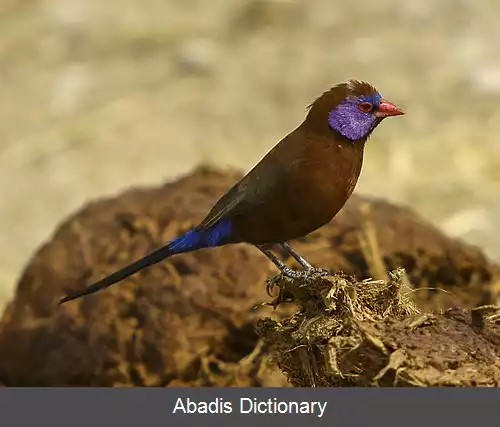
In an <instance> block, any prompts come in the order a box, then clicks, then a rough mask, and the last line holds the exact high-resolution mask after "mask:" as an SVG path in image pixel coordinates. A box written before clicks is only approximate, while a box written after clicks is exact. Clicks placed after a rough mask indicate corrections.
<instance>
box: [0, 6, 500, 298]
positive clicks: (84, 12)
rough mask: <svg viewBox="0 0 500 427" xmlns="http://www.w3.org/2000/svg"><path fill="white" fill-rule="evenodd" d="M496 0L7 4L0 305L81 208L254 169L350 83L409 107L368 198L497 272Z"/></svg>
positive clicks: (382, 155) (1, 83)
mask: <svg viewBox="0 0 500 427" xmlns="http://www.w3.org/2000/svg"><path fill="white" fill-rule="evenodd" d="M499 52H500V3H499V2H497V1H496V0H482V1H474V0H433V1H431V0H422V1H420V2H416V1H415V2H409V1H407V2H401V1H398V0H379V1H377V2H367V1H366V0H351V1H348V2H345V1H341V0H231V1H227V0H210V1H206V0H177V1H176V0H121V1H120V2H103V1H97V0H24V1H22V2H20V1H16V0H0V63H1V64H2V65H1V67H0V93H1V96H0V192H1V196H2V203H1V205H0V221H1V223H2V230H3V232H2V233H1V238H0V255H1V256H0V260H1V261H0V301H1V300H5V298H7V297H9V296H10V295H11V292H12V289H13V286H14V284H15V280H16V278H17V277H18V275H19V273H20V271H21V268H22V266H23V265H24V263H25V262H26V261H27V260H28V258H29V257H30V255H31V254H32V253H33V251H34V249H35V248H36V247H37V246H38V245H39V244H40V243H41V242H42V241H43V240H44V239H47V238H48V237H49V236H50V234H51V232H52V231H53V230H54V228H55V226H56V225H57V224H58V223H59V222H60V221H61V220H62V219H63V218H64V217H65V216H66V215H68V214H69V213H71V212H74V211H75V210H76V209H78V208H79V207H80V206H81V205H82V204H83V203H84V202H85V201H88V200H90V199H95V198H97V197H102V196H106V195H112V194H114V193H117V192H119V191H121V190H123V189H125V188H127V187H130V186H133V185H149V184H157V183H161V182H162V181H164V180H165V179H167V178H171V177H174V176H176V175H178V174H180V173H182V172H186V171H188V170H189V169H190V168H191V167H193V166H194V165H196V164H198V163H200V162H205V163H207V162H208V163H214V164H217V165H222V166H226V165H232V166H238V167H241V168H244V169H248V168H250V167H251V166H252V165H253V164H254V163H255V162H257V161H258V160H259V159H260V158H261V157H262V156H263V155H264V154H265V153H266V152H267V150H268V149H270V148H271V147H272V146H273V145H274V144H275V143H276V142H277V141H278V140H279V139H280V138H281V137H282V136H284V135H285V134H286V133H287V132H289V131H290V130H291V129H293V128H294V127H295V126H297V125H298V124H299V123H300V121H301V120H302V119H303V116H304V110H305V107H306V106H307V105H308V104H309V103H310V102H311V101H312V100H313V99H314V98H315V97H316V96H318V95H319V94H320V93H322V92H323V91H324V90H326V89H328V88H329V87H330V86H332V85H333V84H336V83H338V82H339V81H343V80H346V79H348V78H358V79H364V80H367V81H369V82H371V83H373V84H374V85H375V86H376V87H377V88H378V89H379V90H380V91H381V92H382V94H383V95H384V96H385V97H387V98H388V99H389V100H391V101H393V102H395V103H397V104H398V105H401V106H403V107H404V109H405V110H406V111H407V115H406V116H405V117H404V118H401V119H398V120H393V121H390V122H386V123H384V124H383V125H382V126H381V127H380V128H379V129H377V131H376V132H375V134H374V135H373V137H372V140H371V141H370V142H369V145H368V148H367V152H366V160H365V167H364V171H363V175H362V178H361V181H360V184H359V187H358V191H361V192H365V193H372V194H377V195H380V196H385V197H387V198H389V199H392V200H395V201H401V202H405V203H409V204H411V205H413V206H414V207H416V208H417V209H418V210H419V211H420V212H422V213H423V214H424V215H426V216H428V217H429V218H430V219H432V220H433V221H434V222H435V223H437V224H438V225H440V226H441V227H442V228H443V229H445V230H446V231H447V232H448V233H450V234H452V235H456V236H461V237H464V238H466V239H468V240H469V241H472V242H473V243H477V244H479V245H481V246H483V247H484V248H485V249H486V250H487V251H488V253H489V254H490V255H491V256H492V257H499V256H500V243H499V237H500V231H498V229H499V225H500V220H499V219H498V218H500V215H499V214H500V199H499V198H498V197H497V194H498V192H499V190H500V183H499V179H498V178H499V177H500V168H499V166H500V142H499V141H498V135H499V133H500V55H499V54H498V53H499Z"/></svg>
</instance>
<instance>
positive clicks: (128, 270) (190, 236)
mask: <svg viewBox="0 0 500 427" xmlns="http://www.w3.org/2000/svg"><path fill="white" fill-rule="evenodd" d="M231 228H232V227H231V222H230V221H229V220H223V221H220V222H218V223H217V224H215V225H214V226H213V227H211V228H209V229H196V228H195V229H193V230H190V231H188V232H187V233H186V234H183V235H182V236H179V237H177V238H176V239H174V240H172V241H170V242H169V243H167V244H166V245H165V246H162V247H161V248H159V249H157V250H155V251H154V252H151V253H150V254H149V255H146V256H145V257H144V258H141V259H139V260H137V261H135V262H134V263H132V264H129V265H127V266H126V267H124V268H122V269H121V270H118V271H116V272H114V273H112V274H110V275H109V276H107V277H105V278H104V279H101V280H99V281H98V282H96V283H94V284H92V285H90V286H88V287H87V288H85V289H83V290H81V291H76V292H73V293H70V294H69V295H67V296H65V297H64V298H62V299H61V300H60V301H59V304H63V303H65V302H68V301H71V300H73V299H76V298H80V297H82V296H84V295H89V294H93V293H95V292H98V291H100V290H101V289H104V288H107V287H108V286H111V285H114V284H115V283H118V282H120V281H121V280H123V279H125V278H127V277H129V276H132V275H133V274H135V273H137V272H138V271H140V270H142V269H144V268H147V267H149V266H151V265H153V264H157V263H159V262H161V261H163V260H164V259H166V258H168V257H170V256H172V255H176V254H180V253H185V252H192V251H195V250H197V249H202V248H210V247H216V246H221V245H224V244H226V243H228V242H229V240H230V237H231Z"/></svg>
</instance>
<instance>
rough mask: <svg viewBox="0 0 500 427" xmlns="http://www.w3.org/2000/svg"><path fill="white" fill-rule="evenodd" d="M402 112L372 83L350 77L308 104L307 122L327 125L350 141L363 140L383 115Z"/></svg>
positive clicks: (321, 125)
mask: <svg viewBox="0 0 500 427" xmlns="http://www.w3.org/2000/svg"><path fill="white" fill-rule="evenodd" d="M402 114H404V112H403V111H402V110H401V109H400V108H399V107H397V106H396V105H394V104H393V103H391V102H389V101H387V100H385V99H384V98H382V95H380V93H379V92H378V91H377V89H375V88H374V87H373V86H372V85H370V84H368V83H366V82H359V81H356V80H350V81H349V82H347V83H341V84H339V85H337V86H335V87H333V88H331V89H330V90H329V91H328V92H325V93H324V94H323V95H321V96H320V97H319V98H318V99H317V100H316V101H315V102H314V103H313V104H312V105H311V106H310V111H309V114H308V116H307V119H306V122H309V123H311V124H313V125H316V126H319V127H320V128H322V129H326V128H329V130H330V131H331V130H333V131H334V132H338V133H339V134H340V135H342V136H343V137H344V138H347V139H348V140H350V141H353V142H354V141H360V140H363V141H364V140H366V139H367V138H368V137H369V136H370V134H371V133H372V132H373V130H374V129H375V128H376V127H377V126H378V125H379V124H380V122H381V121H382V120H383V119H385V118H386V117H391V116H399V115H402Z"/></svg>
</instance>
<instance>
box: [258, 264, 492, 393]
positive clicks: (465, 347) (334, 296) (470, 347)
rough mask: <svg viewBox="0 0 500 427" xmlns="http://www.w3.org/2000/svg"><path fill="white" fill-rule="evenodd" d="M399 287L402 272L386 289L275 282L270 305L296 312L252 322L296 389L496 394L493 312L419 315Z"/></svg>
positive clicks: (335, 280)
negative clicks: (459, 389)
mask: <svg viewBox="0 0 500 427" xmlns="http://www.w3.org/2000/svg"><path fill="white" fill-rule="evenodd" d="M406 280H407V279H406V278H405V272H404V270H403V269H398V270H396V271H394V272H392V273H390V274H389V280H388V281H383V280H379V281H373V280H365V281H362V282H357V281H356V280H355V279H354V278H352V277H349V276H347V275H335V276H326V277H317V278H315V279H314V280H312V281H310V282H307V283H305V282H302V281H299V280H290V279H282V280H281V281H280V282H278V285H279V287H280V292H279V295H278V297H277V298H276V300H275V301H274V302H273V303H272V305H279V304H280V303H281V302H283V301H284V300H293V301H295V302H296V303H298V305H299V311H298V312H297V313H296V314H295V315H293V316H291V317H288V318H285V319H281V320H272V319H269V318H268V319H262V320H259V321H258V322H257V331H258V334H259V335H260V336H261V337H262V338H263V339H264V340H265V342H267V343H268V344H269V345H271V346H272V347H271V357H272V358H273V359H274V360H275V361H276V362H277V364H278V366H279V367H280V368H281V370H282V371H283V372H284V373H285V374H286V375H287V377H288V378H289V380H290V382H291V383H292V385H294V386H298V387H300V386H305V387H325V386H330V387H348V386H362V387H367V386H463V387H467V386H468V387H471V386H499V385H500V346H499V344H500V324H499V323H500V322H499V323H497V322H498V321H500V314H499V313H500V311H499V308H498V307H495V306H482V307H477V308H475V309H472V310H466V309H460V308H454V309H448V310H446V311H445V312H444V313H441V314H423V313H422V312H421V311H420V310H419V309H418V308H417V307H416V305H415V304H414V302H413V301H412V299H411V298H410V297H409V293H410V292H412V290H411V289H410V288H407V287H406V286H405V285H404V283H405V281H406Z"/></svg>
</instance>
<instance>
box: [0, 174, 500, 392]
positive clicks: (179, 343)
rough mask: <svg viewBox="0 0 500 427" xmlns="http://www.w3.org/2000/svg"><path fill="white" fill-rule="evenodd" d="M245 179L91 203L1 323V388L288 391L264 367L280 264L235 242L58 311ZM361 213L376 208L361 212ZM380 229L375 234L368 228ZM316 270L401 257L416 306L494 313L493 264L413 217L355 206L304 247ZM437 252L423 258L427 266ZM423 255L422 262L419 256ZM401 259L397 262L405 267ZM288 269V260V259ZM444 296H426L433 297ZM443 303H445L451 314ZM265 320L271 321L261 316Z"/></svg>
mask: <svg viewBox="0 0 500 427" xmlns="http://www.w3.org/2000/svg"><path fill="white" fill-rule="evenodd" d="M240 176H241V175H240V174H239V173H234V172H221V171H217V170H213V169H207V168H201V169H198V170H196V171H194V172H193V173H192V174H190V175H187V176H185V177H183V178H181V179H179V180H177V181H175V182H171V183H168V184H166V185H164V186H161V187H159V188H149V189H147V188H146V189H134V190H130V191H127V192H125V193H123V194H121V195H119V196H117V197H115V198H110V199H105V200H100V201H96V202H94V203H90V204H89V205H87V206H86V207H84V208H83V209H82V210H81V211H80V212H78V213H76V214H75V215H73V216H72V217H70V218H68V219H67V220H66V221H65V222H64V223H63V224H62V225H61V226H60V227H59V228H58V229H57V230H56V232H55V234H54V236H53V237H52V238H51V240H50V241H49V242H47V243H46V244H45V245H43V246H42V247H41V248H40V249H39V250H38V251H37V252H36V253H35V254H34V256H33V258H32V259H31V260H30V262H29V263H28V265H27V267H26V269H25V270H24V272H23V274H22V276H21V279H20V281H19V283H18V285H17V288H16V292H15V297H14V299H13V301H12V302H11V303H10V304H9V305H8V306H7V308H6V310H5V312H4V314H3V316H2V319H1V320H0V382H2V383H4V384H5V385H9V386H13V385H27V386H44V385H74V386H79V385H96V386H111V385H135V386H142V385H157V386H164V385H186V386H189V385H205V386H212V385H227V386H231V385H254V386H263V385H284V384H286V380H285V379H284V378H283V376H281V374H280V372H279V370H276V371H274V372H270V371H269V370H268V369H267V368H266V358H267V344H265V343H262V342H259V340H258V337H257V335H256V334H255V332H254V325H255V321H256V319H257V318H258V317H262V316H268V315H271V314H272V315H273V316H275V317H276V318H277V319H278V318H280V317H281V316H283V315H285V314H286V313H287V311H286V310H285V309H284V308H282V307H283V306H280V307H279V309H278V310H277V311H276V312H274V311H272V310H271V309H270V308H268V309H264V310H260V311H256V310H254V306H255V305H258V304H260V303H262V301H265V300H266V298H267V295H266V292H265V280H266V279H267V278H269V277H270V276H272V275H273V273H275V269H274V267H273V265H272V264H271V263H270V262H269V261H268V260H267V259H266V258H265V257H264V256H263V255H262V254H261V253H260V252H259V251H258V250H256V249H254V248H252V247H250V246H248V245H234V246H230V247H225V248H219V249H206V250H201V251H198V252H195V253H192V254H183V255H179V256H175V257H173V258H171V259H169V260H166V261H165V262H163V263H160V264H158V265H156V266H153V267H151V268H149V269H146V270H143V271H142V272H140V273H138V274H137V275H135V276H132V277H131V278H129V279H127V280H125V281H123V282H122V283H120V284H117V285H115V286H112V287H110V288H108V289H106V290H104V291H102V292H100V293H98V294H95V295H90V296H87V297H85V298H82V299H80V300H77V301H73V302H70V303H68V304H65V305H63V306H58V305H57V302H58V301H59V298H60V297H61V296H63V295H65V294H66V293H67V292H68V291H70V290H74V289H81V288H83V287H84V286H86V285H87V284H88V283H89V282H92V281H94V280H96V279H99V278H101V277H103V276H105V275H106V274H109V273H110V272H112V271H115V270H116V269H119V268H120V267H122V266H124V265H125V264H127V263H129V262H132V261H134V260H136V259H137V258H140V257H142V256H144V255H145V254H147V253H148V252H150V251H152V250H154V249H155V248H157V247H158V246H160V245H162V244H163V243H164V242H166V241H168V240H170V239H171V238H173V237H175V236H176V235H178V234H180V233H183V232H184V231H186V230H188V229H189V228H190V227H192V226H193V225H195V224H196V223H197V222H198V221H200V220H201V219H202V218H203V217H204V216H205V215H206V213H207V211H208V210H209V209H210V207H211V206H212V205H213V203H214V202H215V201H216V200H217V199H218V197H220V196H221V195H222V194H223V193H224V192H225V191H226V190H227V189H228V188H229V187H230V186H231V185H233V184H234V183H235V182H236V181H237V179H238V178H239V177H240ZM365 206H369V207H370V206H371V212H369V213H368V214H366V212H365ZM370 224H371V225H370ZM297 248H298V249H299V250H302V251H303V253H304V255H305V256H307V257H308V258H309V259H310V261H311V262H313V263H314V264H316V265H319V266H323V267H327V268H330V269H332V270H333V271H337V270H338V269H342V270H343V271H345V272H347V273H352V274H356V276H357V277H358V279H359V280H361V279H363V278H366V277H370V276H371V277H376V276H377V275H381V276H384V275H385V267H386V266H392V265H393V264H397V262H398V261H397V259H401V260H402V261H403V264H404V266H405V267H407V271H408V274H409V276H410V278H411V282H412V284H414V285H416V286H421V287H422V289H423V290H419V291H416V292H414V293H413V294H412V296H422V298H423V299H422V303H423V304H430V305H431V306H433V307H434V308H439V307H441V306H442V305H443V301H444V300H443V299H442V295H444V296H447V297H450V299H449V300H448V301H444V303H446V304H453V305H454V304H457V303H458V304H460V305H463V306H468V305H472V306H474V305H477V304H479V303H489V302H490V301H491V300H492V295H493V294H492V292H491V287H490V286H491V284H492V283H493V282H494V280H495V279H496V277H497V267H496V266H494V265H492V264H491V263H489V262H488V260H487V259H486V258H485V257H484V255H483V254H482V253H481V251H480V250H479V249H477V248H475V247H473V246H470V245H467V244H464V243H462V242H459V241H457V240H453V239H450V238H448V237H446V236H443V235H442V234H441V233H440V232H439V231H438V230H436V229H435V228H434V227H432V226H431V225H429V224H428V223H426V222H425V221H423V220H422V219H421V218H420V217H419V216H418V215H416V214H415V213H413V212H411V211H409V210H407V209H406V208H399V207H394V206H391V205H390V204H388V203H386V202H382V201H380V200H373V199H369V198H365V197H360V196H357V197H353V198H352V199H351V201H350V202H349V205H348V206H347V207H346V210H345V212H343V213H341V214H340V215H339V217H338V218H337V219H335V220H334V221H332V223H331V224H329V225H327V226H325V227H323V228H322V229H321V230H320V231H318V232H316V233H314V234H313V235H311V236H309V237H307V238H305V239H302V240H301V241H300V242H298V243H297ZM424 254H428V256H424ZM421 255H422V257H421V258H420V256H421ZM398 257H399V258H398ZM289 261H290V260H289ZM433 285H435V286H446V287H447V290H448V291H451V292H452V293H453V295H456V296H453V297H452V296H450V295H449V294H447V293H445V292H438V293H428V292H427V291H426V290H425V288H427V287H429V286H433ZM446 304H445V305H446ZM266 310H267V311H266Z"/></svg>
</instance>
